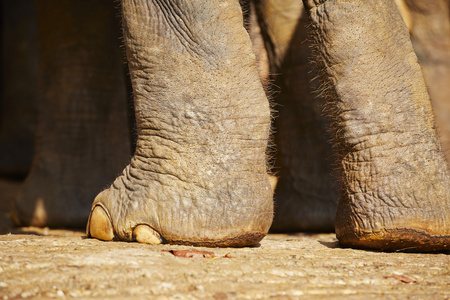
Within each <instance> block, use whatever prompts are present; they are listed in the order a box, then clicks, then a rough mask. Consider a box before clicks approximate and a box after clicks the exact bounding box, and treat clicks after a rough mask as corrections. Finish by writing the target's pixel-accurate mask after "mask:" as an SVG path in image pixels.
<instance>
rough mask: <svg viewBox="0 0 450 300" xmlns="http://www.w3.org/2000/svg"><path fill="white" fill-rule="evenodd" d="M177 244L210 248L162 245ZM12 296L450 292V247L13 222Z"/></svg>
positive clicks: (3, 238) (2, 257) (2, 263)
mask: <svg viewBox="0 0 450 300" xmlns="http://www.w3.org/2000/svg"><path fill="white" fill-rule="evenodd" d="M177 249H186V250H192V249H196V250H207V251H213V252H214V253H215V254H216V255H218V256H219V257H215V258H203V257H197V258H187V257H178V256H175V255H174V254H172V253H170V252H166V250H177ZM21 298H32V299H50V298H61V299H62V298H81V299H92V298H100V299H104V298H115V299H141V298H147V299H268V298H273V299H312V298H314V299H450V256H449V255H448V254H443V253H441V254H412V253H381V252H369V251H362V250H353V249H344V248H341V247H340V246H339V244H338V243H337V240H336V239H335V236H334V235H333V234H317V235H305V234H294V235H279V234H276V235H275V234H271V235H269V236H267V237H266V238H265V239H264V240H263V241H262V242H261V243H260V245H258V246H256V247H251V248H242V249H233V248H224V249H218V248H213V249H211V248H193V247H186V246H171V245H159V246H150V245H145V244H138V243H124V242H102V241H99V240H95V239H88V238H86V237H85V235H84V233H82V232H74V231H67V230H49V229H37V228H22V229H20V230H18V229H15V230H13V232H12V233H7V234H3V235H0V299H21Z"/></svg>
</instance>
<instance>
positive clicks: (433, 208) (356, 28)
mask: <svg viewBox="0 0 450 300" xmlns="http://www.w3.org/2000/svg"><path fill="white" fill-rule="evenodd" d="M304 4H305V6H306V8H307V11H308V14H309V16H310V19H311V22H312V24H311V26H310V27H309V28H310V29H311V30H312V34H313V36H314V38H315V41H314V42H315V53H316V54H317V57H316V58H315V60H316V61H317V62H318V63H319V65H318V67H319V72H320V74H321V77H322V80H323V81H324V87H323V92H324V93H325V94H326V95H327V98H328V100H329V102H330V110H331V113H332V119H333V120H332V123H333V127H334V131H335V137H336V142H337V144H338V149H339V156H340V157H341V166H342V181H343V188H342V194H341V198H340V201H339V204H338V211H337V215H336V234H337V237H338V239H339V240H340V242H341V244H343V245H345V246H351V247H363V248H374V249H382V250H408V251H434V250H443V249H448V247H450V226H449V224H450V180H449V171H448V166H447V163H446V161H445V158H444V155H443V154H442V151H441V146H440V142H439V140H438V137H437V135H436V132H435V128H434V122H433V114H432V109H431V105H430V100H429V97H428V94H427V89H426V86H425V83H424V80H423V77H422V73H421V69H420V66H419V64H418V63H417V57H416V55H415V53H414V51H413V48H412V44H411V41H410V39H409V34H408V30H407V28H406V26H405V24H404V22H403V21H402V19H401V16H400V14H399V12H398V10H397V9H396V8H395V4H394V2H393V1H390V0H377V1H340V0H336V1H331V0H329V1H326V0H304Z"/></svg>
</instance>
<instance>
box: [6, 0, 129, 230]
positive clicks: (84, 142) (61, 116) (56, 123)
mask: <svg viewBox="0 0 450 300" xmlns="http://www.w3.org/2000/svg"><path fill="white" fill-rule="evenodd" d="M37 5H38V6H37V10H38V38H39V43H40V44H39V87H38V88H39V101H40V102H39V116H38V128H37V135H36V146H35V149H36V150H35V154H34V158H33V163H32V168H31V171H30V174H29V176H28V177H27V178H26V180H25V182H24V184H23V187H22V188H21V191H20V192H19V194H18V195H17V197H16V198H15V200H14V206H13V217H14V221H15V223H16V225H35V226H65V227H82V226H85V224H86V221H87V219H88V216H89V205H90V203H91V202H92V200H93V199H94V197H95V195H96V193H98V191H99V190H101V189H102V188H104V187H105V186H107V184H108V183H110V182H112V180H113V179H114V177H115V176H117V174H119V173H120V170H121V169H122V168H123V166H124V165H126V161H127V160H128V159H129V155H130V145H129V139H128V131H127V126H126V125H127V113H126V94H125V84H124V79H123V73H122V65H121V56H120V50H119V47H118V44H117V43H118V32H119V31H118V28H117V25H116V19H115V12H114V9H113V6H112V4H111V2H110V1H109V0H103V1H92V2H89V3H84V2H83V3H79V2H78V1H69V0H51V1H38V2H37Z"/></svg>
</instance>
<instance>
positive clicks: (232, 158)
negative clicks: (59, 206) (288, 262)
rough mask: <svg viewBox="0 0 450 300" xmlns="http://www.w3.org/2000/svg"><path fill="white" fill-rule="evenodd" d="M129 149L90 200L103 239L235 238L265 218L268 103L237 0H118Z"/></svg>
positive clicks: (93, 232)
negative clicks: (132, 121) (129, 101)
mask: <svg viewBox="0 0 450 300" xmlns="http://www.w3.org/2000/svg"><path fill="white" fill-rule="evenodd" d="M122 11H123V25H124V32H125V42H126V47H127V56H128V61H129V66H130V75H131V80H132V84H133V91H134V100H135V109H136V123H137V129H138V140H137V147H136V152H135V154H134V156H133V157H132V159H131V162H130V164H129V165H128V166H127V167H126V168H125V170H124V172H123V174H122V175H121V176H119V177H118V178H117V179H116V181H115V182H114V183H113V184H112V186H111V187H110V188H108V189H107V190H105V191H103V192H102V193H100V194H99V195H98V196H97V198H96V199H95V201H94V203H93V205H92V212H91V217H90V220H89V223H88V226H87V233H88V235H90V236H92V237H96V238H99V239H103V240H111V239H120V240H128V241H131V240H135V241H138V242H146V243H160V242H166V243H178V244H192V245H205V246H245V245H252V244H255V243H257V242H259V241H260V240H261V239H262V238H263V237H264V236H265V234H266V233H267V231H268V229H269V227H270V224H271V222H272V214H273V203H272V191H271V187H270V183H269V179H268V175H267V172H266V158H265V150H266V146H267V139H268V135H269V129H270V109H269V103H268V101H267V98H266V96H265V94H264V90H263V87H262V85H261V83H260V81H259V78H258V72H257V69H256V65H255V55H254V53H253V51H252V45H251V41H250V38H249V35H248V34H247V32H246V30H245V28H244V26H243V16H242V10H241V7H240V5H239V1H237V0H226V1H203V0H189V1H187V0H174V1H171V2H170V4H169V3H168V2H166V1H159V0H158V1H145V0H140V1H139V0H123V1H122Z"/></svg>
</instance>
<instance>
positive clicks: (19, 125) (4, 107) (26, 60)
mask: <svg viewBox="0 0 450 300" xmlns="http://www.w3.org/2000/svg"><path fill="white" fill-rule="evenodd" d="M0 12H1V18H0V19H1V25H0V29H1V34H0V37H1V41H0V45H1V66H2V67H1V74H0V79H1V82H0V85H1V87H0V91H1V92H0V93H1V94H0V177H3V178H8V179H14V180H18V181H19V180H23V179H24V178H25V176H26V175H27V174H28V172H29V169H30V166H31V161H32V157H33V140H34V134H35V131H36V118H37V101H36V96H37V78H38V76H37V75H38V74H37V69H38V68H37V64H38V60H37V41H36V36H37V33H36V9H35V5H34V2H33V1H29V0H17V1H6V0H2V1H1V4H0ZM0 201H6V197H5V194H4V193H2V192H1V190H0ZM8 201H9V199H8Z"/></svg>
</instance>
